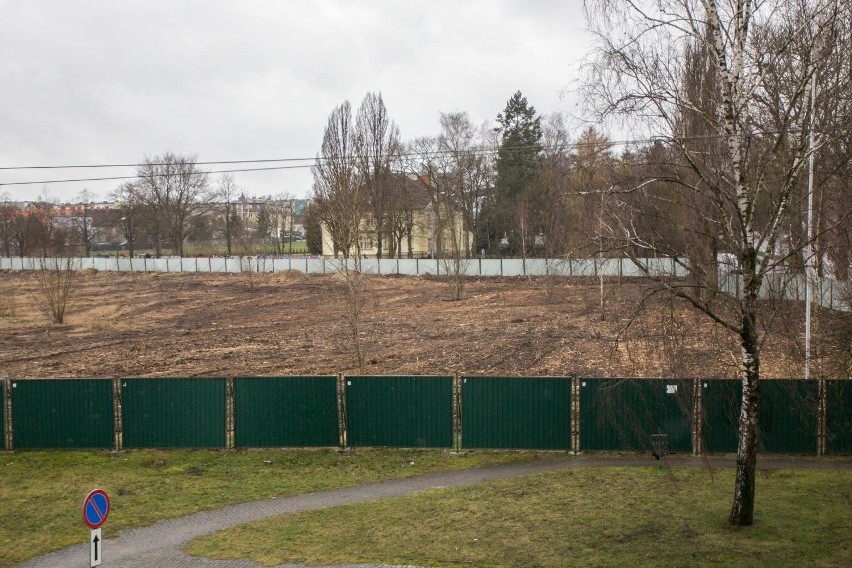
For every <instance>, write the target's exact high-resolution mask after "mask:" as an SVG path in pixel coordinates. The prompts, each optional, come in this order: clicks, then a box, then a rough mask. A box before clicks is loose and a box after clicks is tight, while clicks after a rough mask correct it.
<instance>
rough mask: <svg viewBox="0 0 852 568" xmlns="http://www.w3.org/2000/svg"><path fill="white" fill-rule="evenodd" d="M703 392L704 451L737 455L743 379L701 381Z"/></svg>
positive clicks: (702, 432) (702, 431) (702, 434)
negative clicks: (741, 380) (734, 453)
mask: <svg viewBox="0 0 852 568" xmlns="http://www.w3.org/2000/svg"><path fill="white" fill-rule="evenodd" d="M701 388H702V389H703V394H702V399H701V403H702V408H703V415H702V422H701V436H702V442H703V444H704V447H703V451H705V452H711V453H730V452H736V451H737V431H738V429H739V426H738V422H739V417H740V401H741V400H742V392H743V388H742V383H741V382H740V381H739V379H730V380H729V379H712V380H710V379H707V380H702V381H701Z"/></svg>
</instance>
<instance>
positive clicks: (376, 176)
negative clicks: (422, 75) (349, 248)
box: [355, 93, 399, 258]
mask: <svg viewBox="0 0 852 568" xmlns="http://www.w3.org/2000/svg"><path fill="white" fill-rule="evenodd" d="M355 128H356V135H355V142H356V149H355V151H356V154H357V157H358V161H357V166H358V174H359V178H360V180H361V182H362V183H363V184H364V189H365V190H366V193H367V195H368V200H369V209H370V214H371V217H372V223H373V227H374V228H375V233H376V258H381V257H382V254H383V250H384V245H385V237H386V235H387V233H388V211H389V208H390V205H391V203H392V196H391V191H392V189H393V188H394V185H393V183H392V179H391V177H392V171H391V164H393V162H394V160H395V158H396V155H397V153H398V151H399V128H397V126H396V123H394V122H393V121H392V120H390V118H389V117H388V112H387V108H385V103H384V101H383V100H382V95H381V93H379V94H375V93H367V96H366V97H364V101H363V102H362V103H361V106H360V107H359V108H358V113H357V116H356V118H355Z"/></svg>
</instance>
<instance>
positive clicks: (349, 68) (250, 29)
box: [0, 0, 589, 200]
mask: <svg viewBox="0 0 852 568" xmlns="http://www.w3.org/2000/svg"><path fill="white" fill-rule="evenodd" d="M588 45H589V39H588V35H587V34H586V32H585V22H584V18H583V11H582V2H580V0H568V1H564V0H563V1H556V0H536V1H521V0H506V1H502V0H487V1H460V0H457V1H443V0H428V1H413V0H412V1H401V0H398V1H390V0H388V1H371V2H365V1H354V0H350V1H345V0H327V1H316V2H310V1H306V0H301V1H299V2H295V1H277V2H276V1H271V0H269V1H260V0H243V1H239V2H225V1H216V0H212V1H188V0H170V1H158V0H144V1H135V2H130V1H121V0H111V1H107V0H105V1H71V0H55V1H49V0H45V1H37V0H0V167H11V166H31V165H38V166H48V165H88V164H114V163H137V162H139V161H140V160H142V159H144V158H145V156H154V155H156V154H159V153H162V152H164V151H166V150H169V151H172V152H175V153H179V154H196V155H197V156H198V160H199V161H221V160H255V159H272V158H310V157H313V156H315V155H316V153H317V150H318V149H319V146H320V142H321V139H322V133H323V128H324V126H325V123H326V120H327V118H328V114H329V113H330V112H331V110H332V109H333V108H334V107H335V106H336V105H338V104H340V103H341V102H343V101H344V100H349V101H350V102H351V103H352V106H353V108H354V107H357V106H358V105H359V104H360V102H361V100H362V99H363V97H364V95H365V94H366V93H367V92H371V91H372V92H381V93H382V96H383V98H384V100H385V104H386V106H387V108H388V111H389V113H390V115H391V117H392V118H393V119H394V120H395V121H396V122H397V124H398V125H399V128H400V131H401V134H402V137H403V139H412V138H415V137H417V136H424V135H431V134H436V133H437V131H438V117H439V113H440V112H441V111H445V112H446V111H467V112H468V113H469V114H470V116H471V118H472V120H473V121H474V123H476V124H480V123H482V122H484V121H494V119H495V117H496V115H497V113H498V112H500V111H502V110H503V108H504V107H505V104H506V101H507V100H508V99H509V97H511V95H512V94H513V93H514V92H515V91H517V90H521V91H522V92H523V93H524V95H525V96H526V97H527V98H528V100H529V102H530V104H532V105H534V106H535V108H536V110H537V111H538V112H539V113H540V114H550V113H552V112H564V113H569V114H579V112H580V111H579V109H578V108H577V106H576V104H577V103H576V99H575V97H574V96H573V91H574V90H575V88H576V84H575V82H576V80H577V78H578V74H579V63H580V60H581V59H582V58H583V57H584V56H585V55H586V52H587V50H588ZM226 167H228V166H209V168H210V169H224V168H226ZM230 167H235V166H230ZM245 167H252V166H245ZM254 167H257V166H254ZM132 174H133V170H132V168H124V169H69V170H36V171H22V170H0V183H10V182H16V181H28V180H29V181H41V180H48V179H63V178H66V179H67V178H90V177H107V176H121V175H132ZM234 175H235V177H236V179H237V182H238V183H239V184H240V185H242V186H243V187H244V188H245V193H246V194H247V195H258V196H259V195H267V194H277V193H282V192H287V193H290V194H293V195H296V196H306V195H307V193H308V191H309V190H310V185H311V179H312V178H311V174H310V169H308V168H303V169H290V170H281V171H270V172H260V173H252V174H246V173H237V174H234ZM119 183H120V182H118V181H92V182H74V183H61V184H60V183H55V184H50V185H48V186H43V185H29V186H0V193H4V192H6V193H9V194H10V195H11V196H12V197H13V198H14V199H22V200H23V199H35V198H36V197H37V196H39V195H44V194H45V193H46V194H47V197H49V198H53V199H59V200H70V199H72V198H73V197H75V196H76V195H78V194H79V193H80V192H81V191H82V190H83V189H88V190H90V191H92V192H94V193H95V194H97V195H98V196H101V197H103V196H105V195H106V194H107V193H108V192H110V191H111V190H113V189H114V188H115V187H116V186H117V185H118V184H119Z"/></svg>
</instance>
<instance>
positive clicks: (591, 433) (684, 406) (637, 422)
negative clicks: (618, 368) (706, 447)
mask: <svg viewBox="0 0 852 568" xmlns="http://www.w3.org/2000/svg"><path fill="white" fill-rule="evenodd" d="M692 388H693V382H692V381H689V380H667V379H581V381H580V449H581V450H623V451H650V450H651V449H652V446H651V435H652V434H667V435H668V441H669V442H668V448H669V451H670V452H691V451H692V420H691V416H692V406H693V401H692Z"/></svg>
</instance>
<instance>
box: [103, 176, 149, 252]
mask: <svg viewBox="0 0 852 568" xmlns="http://www.w3.org/2000/svg"><path fill="white" fill-rule="evenodd" d="M111 197H112V199H113V202H114V206H113V209H112V211H111V214H112V222H113V224H114V225H115V226H116V227H118V230H119V231H120V233H121V236H122V237H124V240H125V241H126V242H127V251H128V253H129V254H130V256H131V257H133V253H134V251H135V249H136V243H137V242H138V240H139V234H140V230H141V225H142V222H143V218H144V215H145V211H144V207H145V205H144V201H143V198H142V195H141V194H140V191H139V187H138V186H137V184H136V182H126V183H123V184H121V185H120V186H119V187H118V189H116V190H115V191H113V192H112V194H111Z"/></svg>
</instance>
